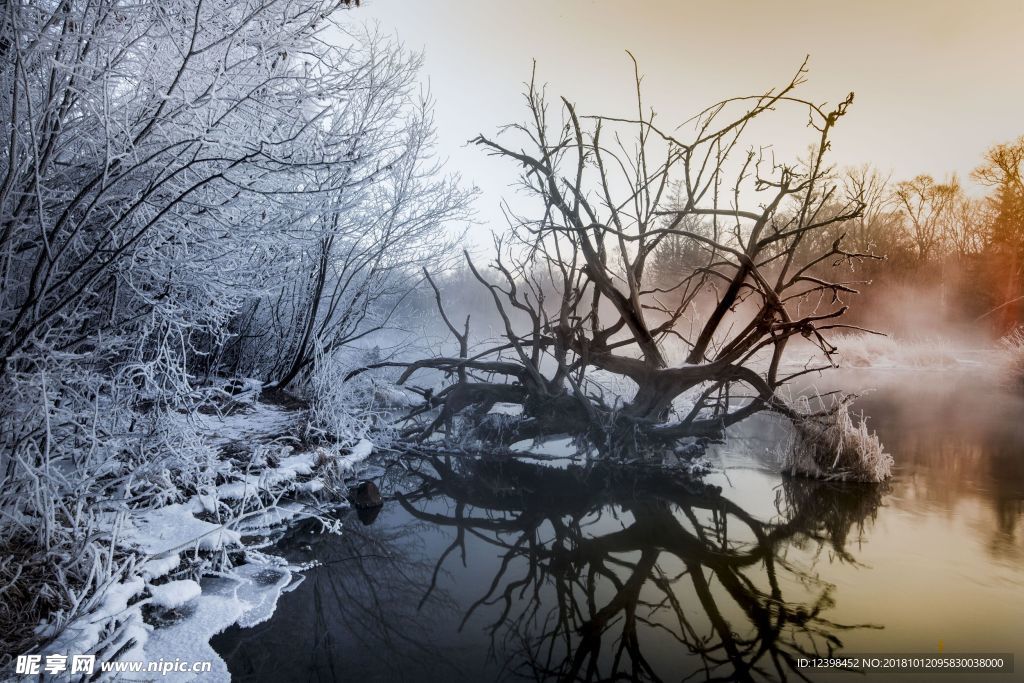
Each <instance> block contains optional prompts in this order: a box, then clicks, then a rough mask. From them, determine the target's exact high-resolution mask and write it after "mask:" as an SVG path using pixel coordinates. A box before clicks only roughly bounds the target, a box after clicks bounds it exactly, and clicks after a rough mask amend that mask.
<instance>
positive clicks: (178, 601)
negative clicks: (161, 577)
mask: <svg viewBox="0 0 1024 683" xmlns="http://www.w3.org/2000/svg"><path fill="white" fill-rule="evenodd" d="M201 592H202V589H200V588H199V584H198V583H196V582H195V581H191V580H189V579H182V580H181V581H170V582H168V583H164V584H161V585H159V586H150V587H149V594H150V595H151V596H152V597H151V598H150V599H149V602H150V604H151V605H156V606H157V607H164V608H166V609H174V608H175V607H181V606H182V605H184V604H185V603H187V602H191V601H192V600H195V599H196V598H197V597H199V594H200V593H201Z"/></svg>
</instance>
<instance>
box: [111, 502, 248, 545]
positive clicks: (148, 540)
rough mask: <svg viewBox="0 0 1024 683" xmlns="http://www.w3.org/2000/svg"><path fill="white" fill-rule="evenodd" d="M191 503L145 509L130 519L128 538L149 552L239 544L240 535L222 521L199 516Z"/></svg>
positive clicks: (126, 535)
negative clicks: (194, 512) (193, 510)
mask: <svg viewBox="0 0 1024 683" xmlns="http://www.w3.org/2000/svg"><path fill="white" fill-rule="evenodd" d="M190 507H191V506H188V507H186V506H185V505H182V504H180V503H173V504H171V505H167V506H164V507H162V508H157V509H155V510H146V511H144V512H142V513H139V514H136V515H134V516H133V517H132V519H131V525H132V526H131V527H130V528H129V529H128V530H126V532H125V538H126V540H127V541H128V542H129V543H132V544H133V545H135V546H136V547H138V548H139V549H141V550H143V551H144V552H146V553H147V554H149V555H162V554H164V553H170V552H177V551H181V550H188V549H190V548H198V549H199V550H220V549H222V548H225V547H231V546H237V545H239V543H240V539H241V536H240V535H239V533H238V532H237V531H232V530H231V529H228V528H227V527H225V526H224V525H222V524H213V523H211V522H204V521H202V520H200V519H196V518H195V516H194V515H193V514H192V510H191V509H190Z"/></svg>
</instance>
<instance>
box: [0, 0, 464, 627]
mask: <svg viewBox="0 0 1024 683" xmlns="http://www.w3.org/2000/svg"><path fill="white" fill-rule="evenodd" d="M347 4H348V3H347V2H345V1H344V0H265V1H262V2H250V1H248V0H142V1H140V2H125V1H124V0H90V1H88V2H87V1H85V0H33V1H31V2H28V1H25V0H14V1H12V2H8V3H5V4H4V5H3V8H2V9H0V110H2V111H3V112H4V114H3V117H2V119H0V137H2V144H0V426H2V428H0V476H2V477H3V479H2V488H3V498H2V501H0V505H2V508H3V521H2V522H0V525H2V528H0V531H2V537H0V538H2V544H3V552H2V553H0V554H3V555H4V556H12V557H13V556H17V557H19V558H35V559H34V560H25V562H23V563H22V565H21V567H20V568H17V567H15V565H11V564H10V563H5V564H4V565H3V568H2V569H0V573H2V574H3V577H6V578H3V577H0V585H7V588H6V589H5V590H6V591H7V592H6V593H5V594H4V595H3V598H2V600H0V602H2V603H3V604H4V606H5V607H4V609H5V610H9V611H10V615H6V614H5V615H4V616H11V617H12V618H17V619H18V620H19V622H20V623H24V620H25V619H28V620H32V619H38V617H39V615H41V614H44V613H48V612H52V611H53V610H57V609H63V608H70V607H81V602H82V600H83V596H89V595H95V594H96V589H97V588H98V587H99V586H100V584H101V583H102V582H103V581H105V580H106V579H107V578H108V577H109V575H110V572H111V571H112V570H111V567H113V566H115V565H114V564H113V563H112V561H111V560H110V558H109V557H108V558H107V559H106V560H101V558H100V555H101V554H102V552H104V551H102V547H103V545H102V543H100V541H104V539H98V538H97V537H93V536H89V534H88V533H87V532H86V531H83V530H84V529H87V528H90V524H91V521H90V520H94V519H95V516H96V515H99V514H101V513H102V510H101V509H100V508H101V507H103V506H102V504H101V503H100V502H99V501H102V500H104V499H116V500H127V501H129V502H130V503H131V504H146V503H150V502H153V501H156V500H158V499H161V497H162V498H163V499H174V498H175V497H176V496H180V495H182V493H187V492H188V490H189V488H190V487H191V488H194V487H195V486H196V485H197V482H198V481H199V480H200V479H201V478H202V477H208V476H210V474H209V468H208V467H206V466H205V465H204V464H203V461H202V459H203V458H204V457H208V456H209V451H208V449H206V450H204V449H203V448H201V447H199V446H196V443H197V442H195V440H194V439H193V440H190V439H189V437H188V435H187V434H186V433H183V431H182V429H180V428H179V427H178V426H177V425H179V424H180V421H176V420H173V419H169V418H173V417H174V411H175V410H180V409H182V408H183V407H188V406H190V405H192V404H193V402H194V399H195V398H196V397H197V396H199V395H201V393H202V392H201V391H199V390H198V389H199V385H200V384H201V383H202V381H203V379H204V378H207V377H209V376H210V375H217V374H224V373H232V372H236V371H237V372H244V373H246V374H252V375H256V376H258V377H259V378H260V379H263V380H280V381H281V383H287V382H289V381H291V380H293V379H294V378H295V377H296V376H298V375H300V374H301V373H303V372H307V371H308V370H309V366H310V363H311V362H312V360H311V359H312V358H314V357H319V358H325V357H328V356H327V355H325V353H324V352H329V351H331V350H333V349H336V348H338V347H339V346H340V345H343V344H345V343H347V342H350V341H352V340H353V339H355V338H357V337H359V336H360V335H362V334H365V333H366V331H367V330H368V329H372V328H378V327H380V326H381V325H383V324H384V323H385V322H386V320H387V318H388V312H389V311H391V310H393V309H394V307H395V305H396V302H397V301H398V300H400V298H401V296H402V293H403V291H405V289H407V288H408V287H409V286H410V284H409V283H410V282H413V281H414V278H415V277H418V276H414V277H409V276H408V273H410V272H412V273H416V272H417V266H418V265H419V264H421V263H422V262H424V261H425V260H428V259H436V258H438V257H439V256H441V255H442V254H443V250H444V248H445V243H446V240H445V239H443V238H437V236H438V234H440V233H439V231H440V230H442V226H441V224H442V223H443V222H444V221H446V220H448V219H450V218H453V217H457V216H459V215H460V214H461V212H462V210H463V206H464V199H465V196H464V194H463V193H462V192H461V191H460V190H459V189H458V187H457V185H456V183H455V181H454V180H453V179H451V178H444V177H442V176H440V175H439V174H438V168H437V166H436V162H435V161H434V160H432V159H431V156H430V149H431V143H432V120H431V114H430V106H429V104H430V103H429V98H428V97H426V96H424V95H422V94H421V93H420V92H419V91H418V90H417V88H416V87H415V73H416V69H417V67H418V64H419V58H418V56H417V55H415V54H410V53H408V52H407V51H405V50H404V49H402V48H401V47H400V46H399V45H398V44H397V43H396V42H394V41H393V40H390V39H385V38H383V37H382V36H380V35H378V34H377V33H376V32H375V31H373V30H367V29H362V30H354V29H352V28H350V27H348V26H346V25H345V24H340V23H339V21H338V18H339V11H340V10H342V9H344V7H345V6H346V5H347ZM438 245H440V246H438ZM314 351H315V353H314ZM129 474H130V475H131V476H130V477H129V476H128V475H129ZM107 540H109V539H107ZM8 551H10V552H8ZM111 552H112V551H111ZM97 563H99V564H97ZM30 566H31V567H35V570H31V571H30V570H26V569H25V568H26V567H30ZM97 567H103V569H102V570H97ZM33 572H34V573H33ZM33 576H34V577H35V578H32V577H33ZM11 577H14V579H11V581H10V582H9V581H8V579H10V578H11ZM26 581H30V582H31V581H36V583H31V584H30V583H25V582H26ZM0 622H4V623H5V622H6V619H0ZM0 638H3V640H4V641H5V644H9V643H10V642H13V641H12V640H11V639H12V638H14V636H12V635H11V633H8V632H6V631H5V632H4V633H2V634H0Z"/></svg>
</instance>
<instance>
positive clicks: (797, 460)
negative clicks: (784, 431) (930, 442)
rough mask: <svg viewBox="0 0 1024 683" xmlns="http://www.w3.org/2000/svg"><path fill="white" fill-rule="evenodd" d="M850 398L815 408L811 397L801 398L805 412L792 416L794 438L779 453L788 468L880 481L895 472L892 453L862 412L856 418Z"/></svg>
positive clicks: (826, 477)
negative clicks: (886, 450) (822, 407)
mask: <svg viewBox="0 0 1024 683" xmlns="http://www.w3.org/2000/svg"><path fill="white" fill-rule="evenodd" d="M850 401H851V399H850V397H845V398H843V399H841V400H838V401H836V402H835V403H834V404H833V405H832V406H830V407H829V408H828V409H827V410H822V411H818V412H812V411H811V409H810V401H809V400H808V399H806V398H801V399H800V401H799V403H801V404H802V405H799V406H798V408H799V409H800V412H802V413H803V416H802V417H799V418H796V419H794V420H793V435H792V438H791V439H790V441H789V443H788V444H787V445H786V446H785V448H784V450H783V451H782V453H781V454H780V455H781V458H782V462H783V468H784V470H785V471H787V472H789V473H790V474H793V475H801V476H805V477H813V478H815V479H823V480H826V481H861V482H881V481H885V480H886V479H888V478H889V477H891V476H892V466H893V459H892V456H891V455H889V454H888V453H886V452H885V449H884V448H883V446H882V442H881V441H879V439H878V435H877V434H875V433H874V432H869V431H868V427H867V423H866V422H865V421H864V416H863V415H861V416H860V418H859V419H857V420H856V421H855V420H854V417H853V416H852V415H851V414H850ZM819 402H820V398H819Z"/></svg>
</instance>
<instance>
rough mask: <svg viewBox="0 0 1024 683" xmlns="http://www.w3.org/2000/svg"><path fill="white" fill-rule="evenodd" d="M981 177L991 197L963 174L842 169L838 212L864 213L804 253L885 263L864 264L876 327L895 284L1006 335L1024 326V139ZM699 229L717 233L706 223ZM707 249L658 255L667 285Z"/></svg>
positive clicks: (867, 311)
mask: <svg viewBox="0 0 1024 683" xmlns="http://www.w3.org/2000/svg"><path fill="white" fill-rule="evenodd" d="M971 176H972V178H973V179H974V180H975V181H977V182H978V183H979V184H980V185H982V186H983V187H985V188H986V189H987V190H988V193H987V195H986V196H983V197H973V196H970V195H969V194H968V193H967V192H966V191H965V189H964V186H963V184H962V183H961V182H960V180H959V179H958V178H957V177H956V176H955V175H954V176H950V177H949V178H947V179H944V180H936V179H935V178H934V177H932V176H930V175H919V176H916V177H914V178H911V179H909V180H902V181H893V180H892V179H891V178H890V177H888V176H886V175H885V174H883V173H881V172H879V171H878V170H876V169H874V168H872V167H870V166H868V165H864V166H859V167H855V168H847V169H843V170H840V171H835V172H834V177H835V179H836V181H837V183H838V186H839V187H840V190H841V191H840V192H837V194H836V196H835V198H834V201H835V204H836V210H837V211H838V210H840V207H841V206H843V204H844V202H846V201H848V200H849V199H850V198H857V199H858V200H859V201H861V202H863V205H864V209H863V212H862V214H861V215H859V216H857V217H854V218H852V219H851V220H849V221H847V222H845V223H843V224H841V225H835V226H833V227H831V228H830V229H826V230H820V231H815V232H812V233H810V234H809V235H808V236H807V238H806V239H805V240H803V242H802V244H801V246H800V248H801V249H802V250H803V251H804V252H805V253H808V254H809V253H813V252H815V251H819V250H820V249H821V248H822V247H823V246H826V245H828V244H829V243H831V242H832V241H834V240H835V239H837V238H839V237H840V236H843V237H844V243H845V244H847V245H849V247H850V249H851V250H852V251H857V252H864V253H874V254H878V255H882V256H884V257H885V260H881V261H879V260H872V259H869V260H864V261H862V262H858V263H856V264H855V265H856V268H857V271H858V273H859V278H858V279H859V280H862V282H861V283H860V287H859V289H860V290H861V292H862V293H863V294H865V300H864V301H863V303H862V304H861V305H860V306H859V308H860V312H859V313H858V312H857V311H856V310H855V311H853V312H852V313H853V316H854V319H858V320H862V321H870V319H871V309H872V307H873V305H874V304H877V303H879V301H880V300H881V299H883V298H885V296H886V294H887V292H888V291H889V287H890V286H892V285H913V286H915V287H928V288H932V289H933V290H934V292H935V299H934V300H932V301H927V300H926V301H921V302H918V304H919V305H923V306H936V307H938V309H937V310H936V314H937V315H939V314H941V317H942V318H943V319H944V320H947V321H959V322H962V323H966V324H976V325H978V326H983V327H984V328H986V329H988V330H991V331H992V332H994V333H996V334H1003V333H1006V332H1007V331H1009V330H1012V329H1013V328H1015V327H1016V326H1018V325H1020V324H1021V323H1022V322H1024V183H1022V177H1024V136H1021V137H1019V138H1017V139H1016V140H1013V141H1011V142H1007V143H1004V144H999V145H996V146H994V147H992V148H991V149H989V150H988V151H987V152H986V153H985V155H984V157H983V160H982V162H981V164H980V165H979V166H978V167H977V168H976V169H975V170H974V171H973V173H972V174H971ZM680 191H681V190H680V189H679V188H677V189H676V192H677V193H678V192H680ZM690 229H691V230H696V231H704V232H706V233H710V232H713V230H714V229H715V227H714V226H713V225H712V223H711V222H710V221H708V220H706V219H705V220H700V221H695V223H694V225H691V226H690ZM703 251H704V249H703V247H702V246H701V243H700V242H698V241H695V240H692V239H689V238H687V237H684V236H681V235H673V236H671V237H669V238H666V239H665V240H664V241H663V242H662V244H661V245H660V246H659V248H658V251H657V252H656V253H655V255H654V259H653V265H654V269H655V271H656V272H657V274H658V277H659V279H660V280H661V281H663V282H671V281H674V280H675V279H676V278H677V277H678V276H679V275H680V274H681V273H683V272H686V271H688V270H691V269H693V268H697V267H700V265H701V264H702V263H703V260H704V257H705V255H704V254H703ZM825 265H828V264H823V266H825Z"/></svg>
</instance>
